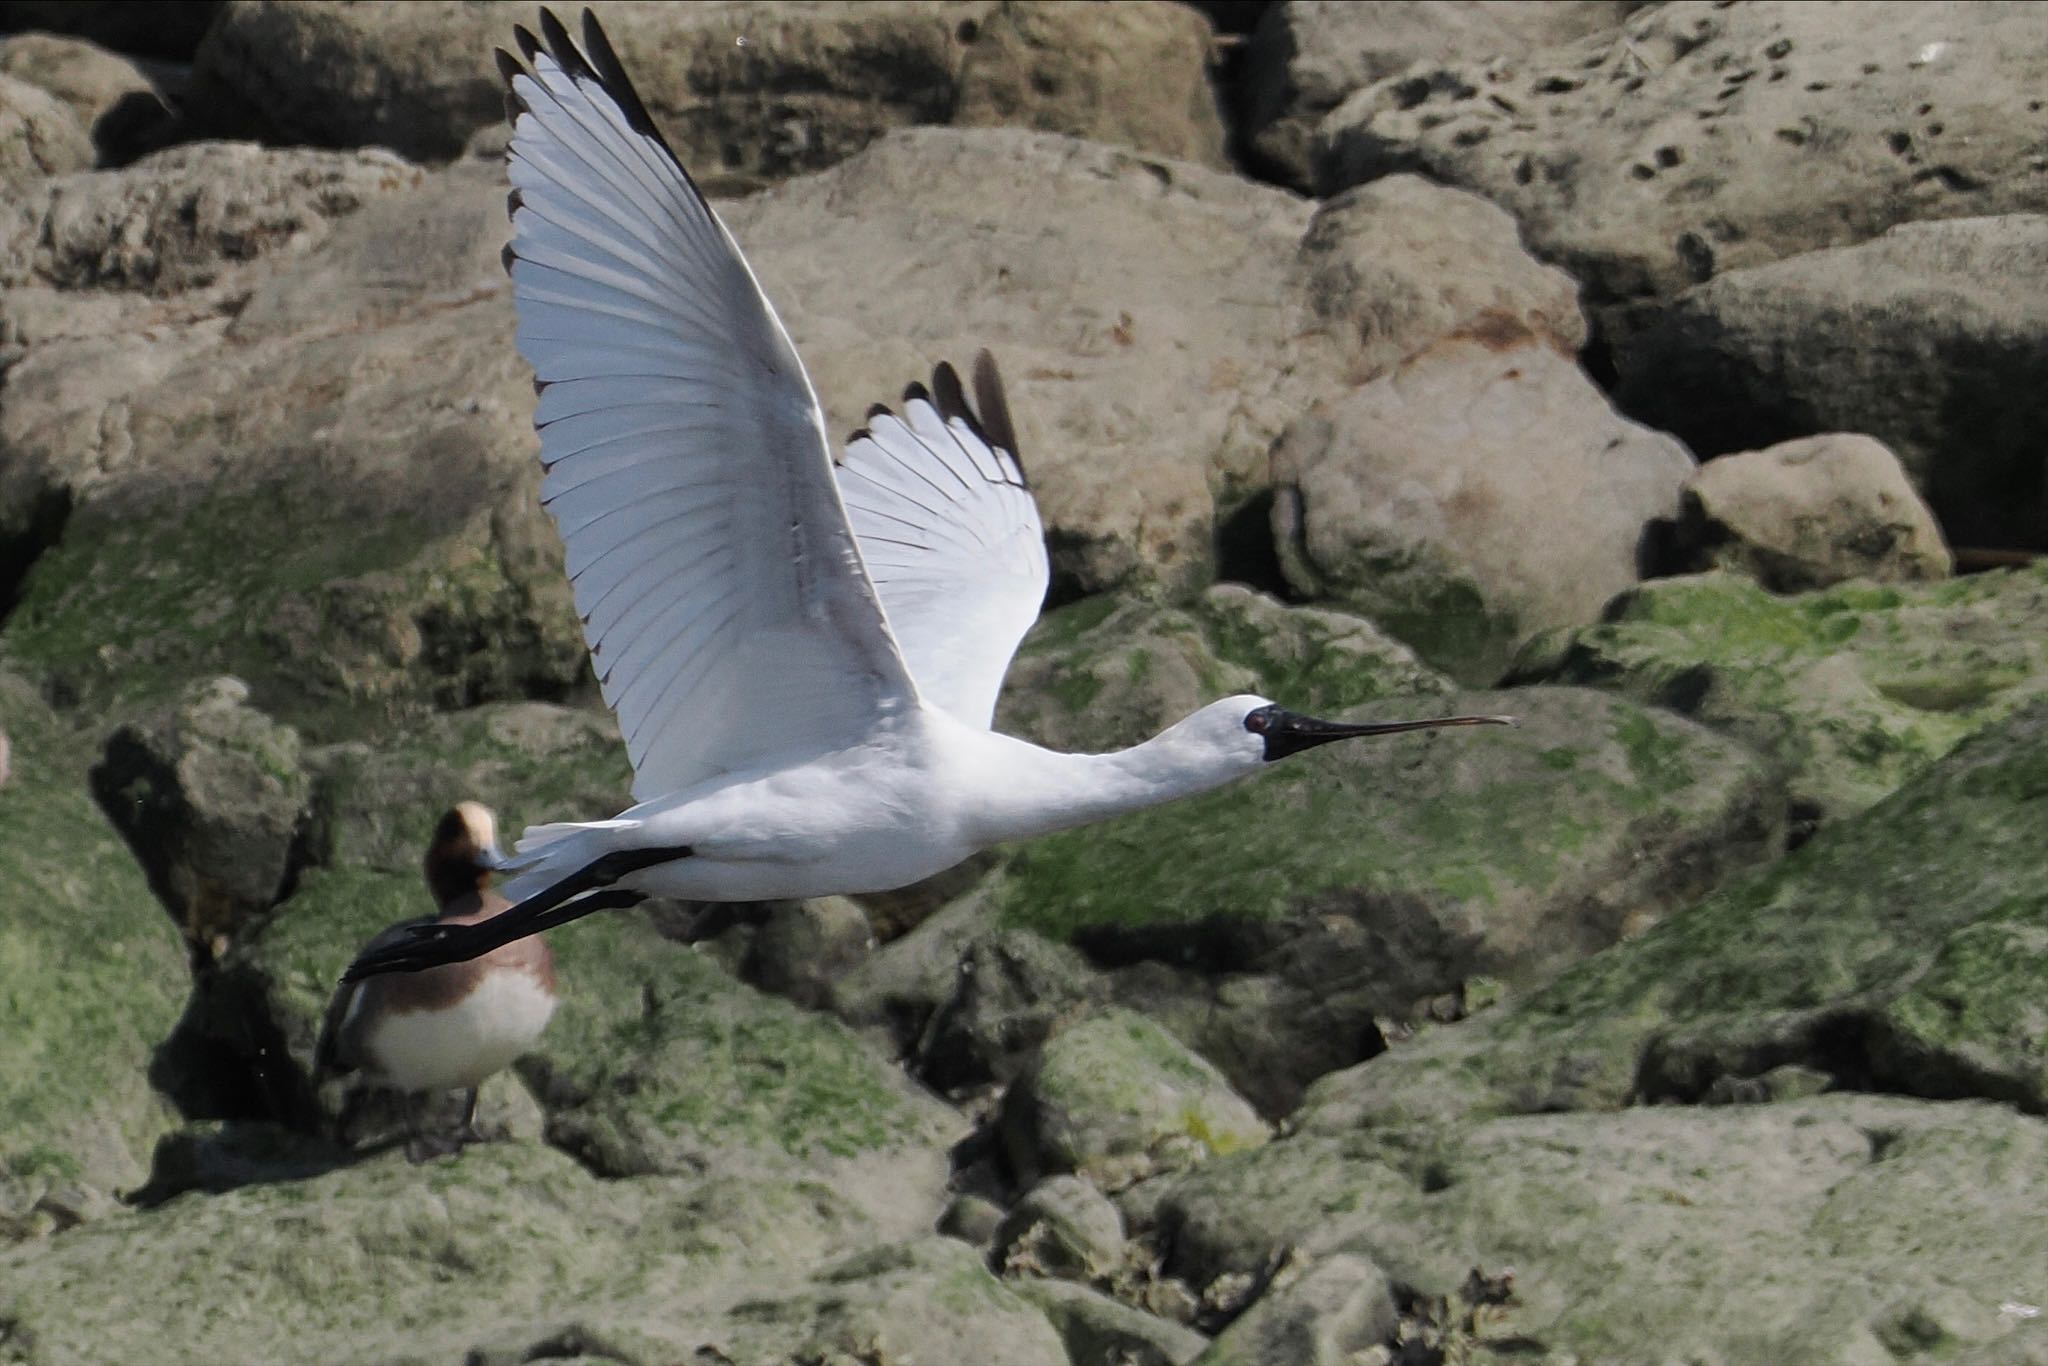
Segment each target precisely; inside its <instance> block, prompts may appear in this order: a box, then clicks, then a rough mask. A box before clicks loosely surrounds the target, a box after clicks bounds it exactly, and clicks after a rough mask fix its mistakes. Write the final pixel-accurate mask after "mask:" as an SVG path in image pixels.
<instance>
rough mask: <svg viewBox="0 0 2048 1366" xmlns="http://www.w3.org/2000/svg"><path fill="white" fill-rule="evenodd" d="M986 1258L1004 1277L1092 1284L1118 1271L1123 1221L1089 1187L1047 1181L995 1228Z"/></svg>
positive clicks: (1070, 1180)
mask: <svg viewBox="0 0 2048 1366" xmlns="http://www.w3.org/2000/svg"><path fill="white" fill-rule="evenodd" d="M994 1244H995V1245H994V1247H993V1248H992V1249H991V1254H990V1255H991V1256H992V1257H993V1258H994V1260H995V1262H996V1264H997V1265H998V1266H1001V1267H1003V1268H1004V1269H1005V1270H1006V1271H1028V1272H1031V1273H1034V1274H1037V1275H1041V1276H1060V1277H1064V1278H1066V1279H1068V1280H1075V1281H1093V1280H1098V1279H1103V1278H1106V1277H1108V1276H1109V1275H1110V1274H1111V1273H1112V1272H1114V1271H1116V1270H1118V1269H1119V1268H1120V1267H1121V1266H1122V1265H1123V1259H1124V1218H1123V1215H1121V1214H1119V1213H1118V1212H1117V1208H1116V1206H1115V1205H1113V1204H1111V1203H1110V1200H1109V1197H1108V1196H1106V1195H1104V1194H1103V1193H1102V1192H1101V1191H1099V1190H1097V1189H1096V1188H1095V1185H1094V1183H1093V1182H1090V1181H1086V1180H1084V1179H1082V1178H1081V1177H1078V1176H1049V1177H1047V1178H1045V1179H1044V1180H1043V1181H1040V1182H1038V1183H1037V1184H1036V1185H1034V1186H1032V1187H1031V1189H1030V1190H1027V1191H1025V1192H1024V1194H1023V1195H1022V1196H1020V1197H1019V1198H1018V1200H1017V1203H1016V1204H1015V1205H1014V1206H1012V1207H1011V1209H1010V1212H1009V1213H1008V1214H1007V1215H1005V1216H1004V1218H1003V1222H1002V1223H1001V1224H1000V1225H999V1226H998V1227H997V1229H996V1234H995V1240H994Z"/></svg>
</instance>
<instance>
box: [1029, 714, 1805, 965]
mask: <svg viewBox="0 0 2048 1366" xmlns="http://www.w3.org/2000/svg"><path fill="white" fill-rule="evenodd" d="M1378 710H1384V709H1378ZM1414 711H1415V713H1417V714H1425V715H1426V714H1429V713H1431V712H1437V711H1443V712H1450V711H1472V712H1514V713H1517V714H1518V716H1519V719H1520V724H1519V725H1518V726H1517V727H1516V728H1515V729H1512V730H1507V729H1500V730H1485V731H1469V732H1459V733H1449V732H1441V733H1439V732H1431V733H1428V734H1426V735H1424V736H1421V737H1392V738H1386V739H1375V740H1367V741H1356V742H1352V743H1350V744H1347V745H1338V746H1332V747H1330V748H1328V749H1324V750H1321V751H1318V752H1317V753H1316V754H1314V755H1309V756H1304V757H1301V758H1297V759H1292V760H1289V761H1287V762H1286V763H1281V764H1275V765H1273V766H1272V771H1270V772H1268V773H1265V774H1262V775H1260V776H1259V777H1258V778H1257V779H1256V780H1254V781H1247V782H1244V783H1241V784H1238V785H1237V786H1234V787H1229V788H1224V789H1221V790H1219V791H1216V792H1212V793H1208V794H1206V795H1203V796H1200V797H1195V798H1191V799H1189V800H1187V801H1184V802H1177V803H1174V804H1172V805H1169V806H1163V807H1158V808H1155V809H1153V810H1150V811H1142V812H1138V813H1136V814H1134V815H1130V816H1125V817H1121V818H1119V819H1118V820H1116V821H1114V822H1110V823H1108V824H1105V825H1102V826H1097V827H1091V828H1088V829H1082V830H1075V831H1070V832H1067V833H1065V834H1060V835H1053V836H1049V837H1047V838H1045V839H1041V840H1037V841H1034V842H1032V843H1030V844H1027V845H1023V846H1021V847H1019V848H1018V849H1017V851H1016V852H1015V854H1014V855H1013V857H1012V860H1011V863H1010V866H1009V870H1008V872H1007V874H1006V876H1005V879H1004V881H1003V882H1002V883H1001V884H1000V886H999V888H998V892H997V894H998V896H999V898H1000V904H1001V906H1002V910H1003V912H1004V915H1005V916H1006V918H1008V919H1009V920H1010V921H1011V922H1012V923H1015V924H1019V925H1024V926H1028V927H1030V928H1033V929H1036V930H1038V931H1039V932H1040V933H1043V934H1046V935H1048V936H1049V937H1052V938H1057V939H1063V940H1071V939H1081V940H1086V941H1088V942H1090V943H1098V942H1100V941H1102V940H1103V939H1105V938H1126V939H1128V938H1132V937H1136V938H1140V939H1142V938H1144V937H1146V936H1148V935H1152V934H1154V933H1155V932H1157V931H1161V930H1167V929H1170V930H1172V931H1173V932H1174V933H1175V934H1176V935H1179V936H1181V937H1183V938H1185V936H1186V934H1187V933H1188V931H1189V930H1190V929H1193V928H1199V927H1200V926H1202V925H1203V924H1204V923H1207V922H1231V921H1252V922H1260V921H1289V920H1291V919H1295V918H1301V917H1311V918H1315V917H1324V916H1328V915H1332V914H1336V915H1350V916H1353V917H1355V918H1359V919H1361V920H1364V921H1367V922H1370V921H1371V920H1372V919H1373V917H1374V915H1375V911H1374V907H1375V905H1376V904H1377V903H1378V902H1380V901H1383V900H1385V899H1386V898H1389V897H1408V898H1416V897H1419V898H1422V899H1423V900H1424V901H1425V902H1426V903H1427V904H1428V906H1429V907H1430V908H1431V912H1432V915H1433V917H1434V919H1435V920H1436V921H1437V922H1438V923H1439V924H1440V925H1441V927H1442V928H1443V930H1444V934H1445V936H1446V937H1447V939H1448V942H1449V944H1450V948H1449V949H1447V956H1448V957H1449V958H1451V959H1455V960H1457V961H1456V962H1454V963H1453V964H1452V966H1451V976H1450V977H1449V978H1448V979H1447V980H1445V981H1443V982H1442V983H1441V984H1438V985H1434V986H1428V987H1427V988H1426V990H1427V991H1447V990H1450V989H1451V988H1452V987H1453V986H1455V985H1456V982H1457V981H1458V980H1460V979H1461V978H1462V976H1464V975H1467V974H1469V973H1470V972H1475V971H1478V972H1486V973H1489V974H1500V973H1507V974H1511V975H1514V976H1516V977H1518V978H1526V977H1529V976H1534V975H1541V973H1542V972H1544V971H1548V970H1555V968H1556V967H1557V966H1558V965H1560V964H1561V963H1563V962H1566V961H1570V960H1571V959H1572V958H1574V957H1577V956H1582V955H1584V954H1586V953H1589V952H1592V951H1593V950H1595V949H1598V948H1601V947H1604V946H1605V945H1607V944H1610V943H1613V942H1614V941H1615V940H1616V939H1618V938H1620V937H1621V936H1622V935H1623V934H1624V933H1625V932H1628V931H1630V930H1633V929H1635V928H1638V927H1639V926H1640V925H1641V924H1643V923H1647V922H1648V921H1649V920H1652V919H1654V918H1655V917H1656V916H1657V915H1659V914H1661V913H1663V912H1664V911H1666V910H1669V909H1671V908H1673V907H1675V906H1677V905H1682V904H1684V903H1685V902H1686V901H1689V900H1691V899H1692V898H1693V897H1695V896H1697V895H1699V894H1700V893H1701V892H1703V891H1705V890H1706V889H1707V888H1709V887H1711V886H1712V885H1714V883H1715V882H1717V881H1718V880H1720V879H1721V878H1722V877H1724V876H1725V875H1727V874H1728V873H1729V872H1731V871H1733V870H1734V869H1736V868H1739V867H1742V866H1746V865H1747V864H1749V863H1750V862H1752V861H1754V860H1755V859H1756V857H1757V856H1758V855H1760V854H1762V853H1765V852H1767V851H1769V850H1771V849H1772V848H1773V847H1774V845H1775V826H1776V813H1777V810H1778V802H1777V799H1776V796H1775V792H1774V789H1773V787H1772V785H1771V784H1770V783H1769V782H1768V781H1767V779H1766V777H1765V775H1764V773H1763V771H1762V767H1761V765H1760V764H1759V763H1758V762H1757V760H1756V759H1755V758H1754V756H1752V755H1750V754H1748V753H1747V752H1746V751H1745V750H1743V749H1742V748H1741V747H1740V746H1738V745H1735V744H1732V743H1730V742H1728V741H1726V740H1724V739H1722V738H1720V737H1717V736H1714V735H1712V734H1711V733H1709V732H1708V731H1706V730H1704V729H1702V728H1700V727H1698V726H1695V725H1691V724H1689V723H1687V722H1684V721H1682V720H1679V719H1677V718H1675V717H1670V716H1667V715H1665V714H1663V713H1659V712H1654V711H1650V710H1646V709H1645V708H1642V707H1639V706H1637V705H1635V704H1633V703H1630V702H1627V701H1622V700H1619V699H1613V698H1610V697H1607V696H1605V695H1603V694H1600V693H1596V692H1591V691H1587V690H1583V689H1549V688H1525V689H1520V690H1517V691H1515V692H1513V693H1511V694H1503V693H1485V694H1461V695H1457V696H1451V697H1444V698H1441V699H1432V700H1430V701H1429V702H1427V703H1423V704H1417V705H1415V707H1414Z"/></svg>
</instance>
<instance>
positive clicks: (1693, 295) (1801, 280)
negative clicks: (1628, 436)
mask: <svg viewBox="0 0 2048 1366" xmlns="http://www.w3.org/2000/svg"><path fill="white" fill-rule="evenodd" d="M1971 13H1973V14H1974V13H1975V12H1974V11H1972V12H1971ZM2044 60H2048V59H2044ZM2035 179H2036V181H2038V182H2043V183H2048V175H2039V174H2037V175H2036V177H2035ZM1992 207H1993V206H1992V205H1991V204H1989V203H1985V204H1982V205H1978V206H1973V207H1972V208H1971V209H1970V212H1972V213H1985V212H1990V211H1991V209H1992ZM2036 207H2048V202H2044V203H2043V204H2037V205H2036ZM2044 279H2048V214H2041V213H2028V214H2005V215H2002V216H1998V217H1984V218H1976V217H1971V218H1955V219H1951V220H1948V221H1943V222H1932V223H1908V224H1903V225H1901V226H1899V227H1896V228H1893V229H1892V230H1891V231H1889V232H1886V233H1885V234H1884V235H1882V236H1880V237H1877V238H1875V239H1874V240H1871V241H1868V242H1863V243H1860V244H1858V245H1854V246H1843V247H1838V248H1834V249H1831V250H1826V251H1813V252H1808V253H1806V254H1804V255H1799V256H1794V257H1791V258H1790V259H1788V260H1783V261H1778V262H1776V263H1774V264H1770V265H1760V266H1756V267H1754V268H1751V269H1746V270H1731V271H1728V272H1727V273H1725V274H1723V275H1720V276H1718V277H1716V278H1715V279H1714V280H1712V281H1710V282H1709V283H1707V284H1705V285H1702V286H1700V287H1699V288H1697V289H1692V290H1688V291H1686V292H1685V293H1684V294H1681V295H1680V296H1679V297H1678V298H1676V299H1674V300H1672V301H1671V302H1669V303H1668V304H1665V305H1661V306H1657V307H1646V308H1643V309H1641V310H1637V311H1635V312H1634V314H1633V316H1631V317H1630V318H1628V319H1626V320H1624V321H1621V322H1620V325H1619V326H1618V327H1617V328H1616V329H1615V332H1616V342H1615V362H1616V366H1617V368H1618V369H1619V371H1620V374H1621V383H1620V387H1619V390H1618V392H1617V395H1616V401H1617V402H1618V403H1620V404H1621V406H1622V407H1623V408H1624V409H1625V410H1626V411H1628V412H1629V413H1631V414H1633V415H1635V416H1636V417H1638V418H1640V419H1641V420H1642V421H1645V422H1650V423H1654V424H1656V425H1658V426H1662V427H1665V428H1667V429H1669V430H1670V431H1673V432H1675V433H1677V434H1678V435H1679V436H1681V437H1683V438H1684V439H1685V440H1686V441H1688V442H1690V443H1691V444H1692V445H1693V447H1694V449H1696V450H1697V451H1698V452H1699V453H1700V454H1701V455H1702V456H1703V457H1705V456H1712V455H1720V454H1723V453H1725V452H1728V451H1735V450H1746V449H1753V448H1756V447H1758V446H1763V445H1767V444H1769V443H1772V442H1776V441H1782V440H1784V439H1786V438H1788V437H1799V436H1807V435H1811V434H1814V433H1817V432H1826V431H1856V432H1867V433H1869V434H1870V435H1871V436H1873V437H1876V438H1877V439H1878V440H1880V441H1882V442H1884V443H1885V444H1886V445H1887V446H1889V447H1890V448H1891V449H1892V450H1893V451H1895V452H1897V453H1898V456H1899V458H1900V460H1901V461H1902V462H1903V463H1904V464H1905V467H1906V471H1907V473H1908V474H1909V475H1911V476H1912V479H1913V482H1914V485H1915V486H1916V487H1917V488H1918V489H1919V490H1920V492H1921V494H1922V495H1923V496H1924V497H1925V498H1926V499H1927V501H1928V502H1929V503H1931V504H1932V505H1933V508H1934V511H1935V514H1936V515H1937V516H1938V517H1939V518H1940V519H1941V523H1942V527H1943V529H1944V530H1945V531H1946V532H1947V534H1948V538H1949V540H1950V542H1951V543H1952V544H1954V545H1957V546H1963V547H1983V546H1993V547H1998V546H2027V547H2032V548H2034V549H2042V548H2048V453H2044V451H2043V443H2042V440H2041V431H2042V429H2043V427H2044V426H2048V384H2043V383H2042V376H2043V375H2044V374H2048V285H2044V284H2043V281H2044Z"/></svg>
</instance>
